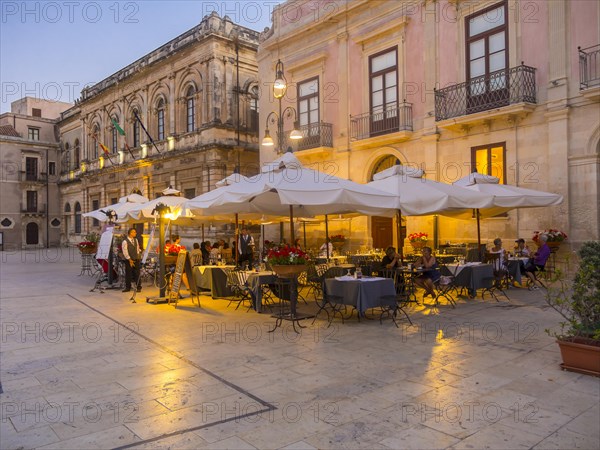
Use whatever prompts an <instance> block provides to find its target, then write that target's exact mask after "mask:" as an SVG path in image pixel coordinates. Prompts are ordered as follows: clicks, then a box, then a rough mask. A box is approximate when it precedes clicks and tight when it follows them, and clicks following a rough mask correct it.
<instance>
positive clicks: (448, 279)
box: [434, 264, 458, 308]
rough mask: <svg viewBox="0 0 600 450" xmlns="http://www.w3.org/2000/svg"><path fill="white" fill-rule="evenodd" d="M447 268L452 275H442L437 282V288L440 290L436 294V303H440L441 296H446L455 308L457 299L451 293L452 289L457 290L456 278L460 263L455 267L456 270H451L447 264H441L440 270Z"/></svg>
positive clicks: (435, 284)
mask: <svg viewBox="0 0 600 450" xmlns="http://www.w3.org/2000/svg"><path fill="white" fill-rule="evenodd" d="M442 268H445V270H446V271H448V272H449V273H451V274H452V275H442V276H441V277H440V278H439V279H438V280H437V281H436V282H435V283H434V286H435V287H436V288H437V290H438V292H437V295H436V296H435V304H436V305H438V304H439V302H440V298H445V299H446V300H448V303H450V305H451V306H452V308H454V307H455V306H456V301H455V300H454V298H452V296H451V295H450V292H451V291H453V290H454V291H457V287H456V284H454V280H455V278H456V272H457V270H458V265H457V266H456V268H455V269H454V272H453V271H451V270H450V269H449V268H448V267H447V266H446V265H445V264H442V265H441V266H440V270H441V269H442Z"/></svg>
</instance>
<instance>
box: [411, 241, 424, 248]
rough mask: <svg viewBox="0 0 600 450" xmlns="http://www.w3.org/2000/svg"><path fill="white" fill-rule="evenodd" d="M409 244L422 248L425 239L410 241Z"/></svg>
mask: <svg viewBox="0 0 600 450" xmlns="http://www.w3.org/2000/svg"><path fill="white" fill-rule="evenodd" d="M410 245H412V246H413V248H423V247H425V246H426V245H427V241H414V242H411V243H410Z"/></svg>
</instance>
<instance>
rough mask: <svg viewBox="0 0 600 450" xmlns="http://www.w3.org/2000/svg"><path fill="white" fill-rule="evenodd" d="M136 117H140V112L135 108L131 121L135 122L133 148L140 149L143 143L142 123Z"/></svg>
mask: <svg viewBox="0 0 600 450" xmlns="http://www.w3.org/2000/svg"><path fill="white" fill-rule="evenodd" d="M136 116H137V117H139V116H140V112H139V111H138V110H137V108H135V109H134V110H133V114H132V117H131V120H133V146H134V147H139V146H140V144H141V142H140V122H139V121H138V120H137V118H136Z"/></svg>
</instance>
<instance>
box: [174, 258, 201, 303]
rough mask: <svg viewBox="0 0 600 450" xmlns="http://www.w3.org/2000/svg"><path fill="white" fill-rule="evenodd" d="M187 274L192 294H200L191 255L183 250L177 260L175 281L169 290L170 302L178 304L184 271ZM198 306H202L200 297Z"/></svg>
mask: <svg viewBox="0 0 600 450" xmlns="http://www.w3.org/2000/svg"><path fill="white" fill-rule="evenodd" d="M184 270H185V273H186V275H187V280H188V283H189V285H190V286H189V287H190V291H191V292H192V295H195V296H197V295H198V289H197V288H196V280H195V279H194V275H193V273H192V265H191V263H190V257H189V254H188V252H187V250H181V251H180V252H179V254H178V255H177V262H176V263H175V272H174V273H173V283H172V285H171V290H170V292H169V303H171V302H174V303H175V306H177V301H178V300H179V289H180V288H181V278H182V277H183V271H184ZM198 306H200V298H198Z"/></svg>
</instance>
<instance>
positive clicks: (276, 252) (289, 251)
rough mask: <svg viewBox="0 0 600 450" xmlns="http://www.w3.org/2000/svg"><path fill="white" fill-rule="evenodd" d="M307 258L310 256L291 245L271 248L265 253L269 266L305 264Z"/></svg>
mask: <svg viewBox="0 0 600 450" xmlns="http://www.w3.org/2000/svg"><path fill="white" fill-rule="evenodd" d="M309 260H310V256H308V255H307V254H306V253H304V252H303V251H302V250H300V249H299V248H293V247H282V248H273V249H271V250H269V253H268V254H267V261H268V262H269V264H270V265H271V266H299V265H305V264H307V263H308V261H309Z"/></svg>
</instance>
